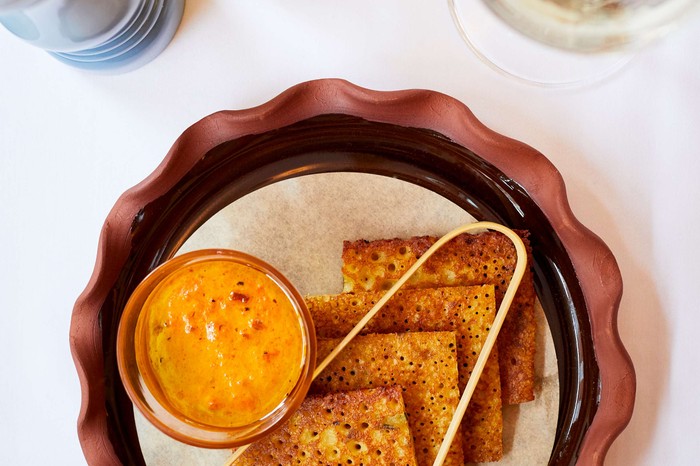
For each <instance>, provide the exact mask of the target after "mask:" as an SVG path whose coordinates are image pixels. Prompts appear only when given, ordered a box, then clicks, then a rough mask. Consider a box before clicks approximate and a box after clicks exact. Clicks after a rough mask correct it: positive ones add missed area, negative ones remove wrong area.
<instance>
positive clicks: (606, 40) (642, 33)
mask: <svg viewBox="0 0 700 466" xmlns="http://www.w3.org/2000/svg"><path fill="white" fill-rule="evenodd" d="M448 4H449V7H450V11H451V14H452V18H453V19H454V21H455V24H456V26H457V28H458V30H459V32H460V34H461V36H462V38H463V39H464V40H465V42H466V43H467V45H468V46H469V47H470V48H471V50H472V51H473V52H474V53H475V54H476V56H477V57H479V59H480V60H481V61H483V62H484V63H485V64H487V65H488V66H489V67H491V68H493V69H495V70H496V71H498V72H499V73H501V74H504V75H506V76H509V77H511V78H514V79H516V80H518V81H520V82H524V83H527V84H533V85H536V86H541V87H576V86H581V85H586V84H589V83H592V82H596V81H599V80H600V79H602V78H604V77H607V76H609V75H610V74H612V73H614V72H615V71H617V70H619V69H621V68H622V67H623V66H624V65H625V64H627V62H629V60H630V59H631V58H632V57H633V56H634V54H635V52H636V51H638V50H640V49H641V48H643V47H645V46H646V45H648V44H649V43H651V42H652V41H654V40H655V39H657V38H659V37H661V36H663V35H665V34H666V33H668V32H669V31H670V30H672V29H673V28H674V27H676V26H678V24H679V23H680V22H681V20H682V19H684V18H686V17H688V16H689V15H690V14H691V13H692V12H693V11H694V10H696V9H697V7H698V5H699V4H700V2H698V1H697V0H448Z"/></svg>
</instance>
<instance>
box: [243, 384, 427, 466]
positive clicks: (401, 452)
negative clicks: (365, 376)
mask: <svg viewBox="0 0 700 466" xmlns="http://www.w3.org/2000/svg"><path fill="white" fill-rule="evenodd" d="M234 464H236V465H241V466H246V465H250V466H254V465H255V466H257V465H263V466H267V465H269V466H278V465H280V464H306V465H312V464H313V465H318V464H343V465H347V464H355V465H359V464H377V465H404V466H413V465H416V464H417V463H416V455H415V452H414V449H413V439H412V438H411V432H410V430H409V427H408V420H407V419H406V414H405V410H404V403H403V397H402V396H401V388H400V387H380V388H376V389H371V390H355V391H350V392H341V393H331V394H328V395H325V396H310V397H308V398H307V399H306V400H304V402H303V403H302V404H301V406H300V407H299V410H298V411H297V412H295V413H294V414H293V415H292V417H291V418H290V419H289V420H288V421H287V422H286V423H285V424H284V425H283V426H282V427H281V428H280V429H278V430H276V431H275V432H273V433H272V434H271V435H269V436H268V437H266V438H264V439H262V440H259V441H257V442H255V443H253V444H252V445H251V446H250V447H248V449H247V450H246V451H245V453H244V454H243V456H241V458H240V459H239V460H238V461H236V463H234Z"/></svg>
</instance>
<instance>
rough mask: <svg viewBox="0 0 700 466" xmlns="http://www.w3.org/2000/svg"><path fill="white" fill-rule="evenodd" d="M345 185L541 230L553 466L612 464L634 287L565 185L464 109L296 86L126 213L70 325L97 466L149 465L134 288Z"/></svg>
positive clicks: (444, 101) (148, 183)
mask: <svg viewBox="0 0 700 466" xmlns="http://www.w3.org/2000/svg"><path fill="white" fill-rule="evenodd" d="M332 172H358V173H367V174H374V175H384V176H389V177H393V178H397V179H399V180H403V181H406V182H409V183H412V184H415V185H418V186H421V187H423V188H426V189H428V190H430V191H433V192H434V193H437V194H439V195H441V196H442V197H444V198H446V199H447V200H449V201H451V202H453V203H455V204H456V205H458V206H459V207H461V208H462V209H464V210H465V211H466V212H468V213H469V214H471V215H472V216H473V217H475V218H476V219H479V220H491V221H495V222H499V223H503V224H505V225H508V226H509V227H511V228H515V229H527V230H529V231H530V235H531V236H530V240H531V243H532V249H533V261H534V263H533V264H532V265H533V271H534V276H535V286H536V289H537V294H538V297H539V300H540V302H541V304H542V308H543V309H544V313H545V315H546V318H547V322H548V324H549V330H550V331H551V335H552V339H553V343H554V347H555V349H556V357H557V361H558V371H559V412H558V419H557V432H556V437H555V440H554V446H553V448H552V452H551V456H550V461H549V464H551V465H565V464H566V465H568V464H586V465H588V464H603V461H604V457H605V454H606V452H607V450H608V448H609V447H610V444H611V443H612V441H613V440H614V439H615V438H616V437H617V435H618V434H619V433H620V432H621V431H622V429H624V427H625V426H626V425H627V423H628V422H629V419H630V417H631V415H632V408H633V405H634V396H635V384H636V381H635V375H634V369H633V367H632V363H631V360H630V358H629V356H628V355H627V352H626V351H625V349H624V347H623V345H622V342H621V341H620V337H619V334H618V331H617V310H618V305H619V302H620V297H621V294H622V278H621V276H620V271H619V268H618V266H617V263H616V261H615V259H614V257H613V255H612V253H611V252H610V250H609V249H608V248H607V246H606V245H605V244H604V243H603V242H602V241H601V240H600V239H599V238H598V237H597V236H596V235H595V234H593V233H592V232H591V231H589V230H588V229H586V228H585V227H584V226H583V225H582V224H581V223H580V222H579V221H578V220H577V219H576V218H575V217H574V215H573V213H572V212H571V209H570V207H569V205H568V202H567V198H566V191H565V187H564V183H563V180H562V178H561V176H560V174H559V172H558V171H557V170H556V168H555V167H554V166H553V165H552V164H551V163H550V162H549V161H548V160H547V159H546V158H545V157H544V156H543V155H542V154H540V153H539V152H537V151H536V150H534V149H532V148H531V147H528V146H526V145H525V144H522V143H520V142H517V141H514V140H512V139H509V138H507V137H504V136H502V135H500V134H497V133H495V132H493V131H491V130H490V129H488V128H486V127H485V126H484V125H483V124H481V123H480V122H479V121H478V120H477V119H476V118H475V117H474V115H473V114H472V113H471V112H470V111H469V109H468V108H467V107H466V106H464V105H463V104H462V103H460V102H458V101H456V100H454V99H453V98H451V97H448V96H446V95H443V94H439V93H437V92H431V91H425V90H406V91H397V92H378V91H370V90H367V89H362V88H359V87H357V86H354V85H352V84H350V83H348V82H345V81H340V80H319V81H312V82H308V83H303V84H299V85H297V86H294V87H293V88H291V89H289V90H287V91H286V92H284V93H283V94H281V95H279V96H278V97H276V98H275V99H273V100H271V101H270V102H268V103H266V104H264V105H262V106H260V107H256V108H252V109H248V110H241V111H223V112H218V113H215V114H213V115H210V116H208V117H206V118H204V119H203V120H201V121H199V122H197V123H195V124H194V125H193V126H191V127H190V128H189V129H187V130H186V131H185V132H184V133H183V134H182V136H181V137H180V138H178V140H177V141H176V142H175V144H174V146H173V147H172V149H171V150H170V152H169V153H168V154H167V156H166V158H165V160H164V161H163V162H162V163H161V164H160V165H159V166H158V168H157V169H156V170H155V171H154V172H153V173H152V174H151V175H150V176H149V177H148V178H147V179H145V180H144V181H143V182H141V183H140V184H138V185H137V186H135V187H134V188H132V189H130V190H129V191H127V192H126V193H124V195H122V196H121V197H120V199H119V200H118V201H117V203H116V205H115V206H114V208H113V209H112V211H111V212H110V214H109V216H108V217H107V220H106V222H105V225H104V228H103V230H102V234H101V236H100V242H99V247H98V255H97V262H96V265H95V270H94V273H93V275H92V277H91V279H90V282H89V283H88V285H87V287H86V289H85V291H84V292H83V293H82V294H81V296H80V297H79V298H78V300H77V302H76V304H75V308H74V310H73V318H72V322H71V332H70V344H71V350H72V353H73V357H74V360H75V363H76V366H77V369H78V374H79V377H80V382H81V387H82V408H81V412H80V416H79V420H78V433H79V437H80V442H81V444H82V447H83V451H84V453H85V457H86V458H87V460H88V463H90V464H95V465H97V464H99V465H106V464H136V465H141V464H145V463H144V460H143V456H142V453H141V449H140V446H139V439H138V434H137V431H136V427H135V423H134V413H133V409H132V405H131V402H130V400H129V398H128V397H127V395H126V392H125V391H124V387H123V386H122V384H121V381H120V379H119V374H118V371H117V363H116V355H115V339H116V333H117V327H118V324H119V317H120V315H121V310H122V308H123V306H124V304H125V303H126V300H127V299H128V297H129V295H130V293H131V292H132V291H133V289H134V288H135V287H136V285H137V284H138V283H139V282H140V281H141V280H142V279H143V278H144V277H145V276H146V274H147V273H148V272H149V271H151V270H152V269H153V268H155V267H156V266H157V265H159V264H160V263H162V262H163V261H165V260H166V259H168V258H170V257H172V256H173V255H174V254H175V253H176V252H177V250H178V249H179V248H180V246H181V245H182V244H183V243H184V242H185V241H186V240H187V238H188V237H190V235H191V234H192V233H193V232H194V231H195V230H197V228H199V227H200V226H201V225H202V224H204V222H206V220H207V219H209V218H210V217H212V216H213V215H214V214H215V213H217V212H218V211H220V210H221V209H222V208H224V207H225V206H227V205H229V204H230V203H232V202H234V201H235V200H237V199H240V198H241V197H243V196H244V195H246V194H249V193H251V192H253V191H255V190H257V189H259V188H262V187H264V186H267V185H271V184H273V183H276V182H278V181H282V180H285V179H290V178H294V177H298V176H302V175H310V174H320V173H332Z"/></svg>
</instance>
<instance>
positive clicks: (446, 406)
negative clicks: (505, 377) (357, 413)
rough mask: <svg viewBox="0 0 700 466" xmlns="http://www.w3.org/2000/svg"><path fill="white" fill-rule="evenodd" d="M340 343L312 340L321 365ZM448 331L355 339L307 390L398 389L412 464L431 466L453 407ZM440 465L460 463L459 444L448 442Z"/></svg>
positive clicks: (452, 349)
mask: <svg viewBox="0 0 700 466" xmlns="http://www.w3.org/2000/svg"><path fill="white" fill-rule="evenodd" d="M338 343H340V339H332V340H326V339H319V340H318V361H319V362H320V361H322V360H323V359H324V358H325V357H326V356H327V355H328V354H330V352H331V351H332V350H333V348H335V347H336V346H337V344H338ZM456 346H457V344H456V340H455V334H454V332H412V333H401V334H385V335H377V334H374V335H364V336H357V337H355V338H354V339H353V340H352V341H351V342H350V344H348V346H346V347H345V349H344V350H343V351H342V352H341V353H340V354H339V355H338V356H337V357H336V358H335V359H334V360H333V362H331V363H330V364H329V365H328V367H326V369H325V370H324V371H323V372H322V373H321V374H320V375H319V376H318V377H317V378H316V380H315V381H314V383H313V384H312V386H311V390H312V392H315V393H331V392H337V391H343V390H357V389H361V388H373V387H383V386H392V385H398V386H401V387H402V391H403V400H404V404H405V407H406V415H407V416H408V424H409V426H410V428H411V434H412V435H413V444H414V447H415V451H416V460H417V461H418V464H433V461H434V460H435V457H436V456H437V452H438V450H439V449H440V444H441V443H442V439H443V438H444V436H445V433H446V432H447V428H448V426H449V424H450V421H451V420H452V416H453V415H454V411H455V409H456V407H457V403H459V388H458V386H457V385H458V377H457V352H456ZM444 464H445V465H459V466H462V465H463V464H464V456H463V454H462V443H461V442H459V441H455V442H452V445H451V446H450V451H449V452H448V454H447V458H446V459H445V463H444Z"/></svg>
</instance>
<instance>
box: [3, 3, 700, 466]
mask: <svg viewBox="0 0 700 466" xmlns="http://www.w3.org/2000/svg"><path fill="white" fill-rule="evenodd" d="M698 44H700V18H693V19H692V20H691V21H689V22H687V23H686V24H685V25H684V27H683V28H682V29H681V30H679V31H677V32H675V33H674V34H673V35H671V36H669V37H668V38H666V39H665V40H664V41H662V42H661V43H659V44H656V45H655V46H653V47H651V48H649V49H647V50H645V51H643V52H642V53H640V54H639V55H638V56H637V57H636V58H635V59H634V60H633V61H632V63H631V64H630V65H629V66H627V67H626V68H625V69H624V70H623V71H622V72H620V73H619V74H617V75H615V76H614V77H612V78H611V79H609V80H607V81H605V82H603V83H600V84H598V85H596V86H593V87H589V88H585V89H579V90H574V91H552V90H541V89H537V88H532V87H527V86H523V85H520V84H517V83H515V82H512V81H509V80H507V79H505V78H502V77H500V76H497V75H495V74H494V72H493V71H491V70H490V69H488V68H486V67H485V66H484V65H482V64H481V63H480V62H479V61H478V60H477V59H476V58H475V57H474V56H473V55H471V54H470V52H469V50H468V49H467V47H466V46H465V44H464V43H463V42H462V41H461V39H460V37H459V36H458V34H457V32H456V30H455V28H454V26H453V23H452V20H451V18H450V14H449V11H448V8H447V5H446V4H445V3H443V2H421V1H418V0H410V1H409V0H390V1H384V2H371V1H366V0H362V1H355V2H312V1H297V2H283V1H268V2H252V1H251V2H231V1H226V0H210V1H203V0H188V2H187V6H186V11H185V18H184V21H183V23H182V25H181V27H180V29H179V31H178V34H177V35H176V37H175V39H174V40H173V42H172V43H171V45H170V46H169V47H168V48H167V49H166V50H165V52H164V53H163V54H162V55H161V56H159V57H158V58H157V59H156V60H155V61H154V62H152V63H150V64H148V65H147V66H145V67H144V68H141V69H139V70H137V71H135V72H132V73H129V74H125V75H118V76H101V75H92V74H86V73H83V72H80V71H76V70H74V69H72V68H70V67H67V66H65V65H63V64H60V63H59V62H57V61H55V60H53V59H52V58H51V57H49V56H48V55H46V54H45V53H44V52H42V51H40V50H37V49H34V48H33V47H31V46H28V45H26V44H24V43H23V42H21V41H19V40H18V39H16V38H15V37H13V36H12V35H10V34H9V33H8V32H7V31H5V30H0V63H2V66H1V67H0V221H1V222H2V223H1V226H2V228H0V244H1V245H2V248H3V254H2V264H4V265H3V266H2V267H1V268H0V270H1V272H0V273H1V274H2V277H1V279H0V283H1V284H2V292H1V293H0V312H2V319H3V322H4V325H3V328H2V336H1V337H0V351H1V352H0V355H1V356H0V360H1V361H2V362H0V418H1V420H0V445H1V446H2V448H1V451H2V453H0V458H2V459H1V460H0V463H3V464H8V465H9V464H12V465H19V464H26V465H36V464H59V465H77V464H84V462H85V460H84V458H83V455H82V451H81V448H80V445H79V443H78V438H77V434H76V428H75V424H76V419H77V415H78V410H79V405H80V389H79V384H78V379H77V374H76V371H75V368H74V365H73V361H72V359H71V356H70V352H69V347H68V329H69V322H70V317H71V310H72V306H73V303H74V301H75V299H76V298H77V296H78V295H79V294H80V292H81V291H82V290H83V288H84V287H85V285H86V284H87V281H88V279H89V277H90V274H91V272H92V269H93V265H94V260H95V254H96V246H97V239H98V235H99V232H100V229H101V227H102V223H103V221H104V219H105V217H106V215H107V213H108V212H109V210H110V208H111V207H112V206H113V204H114V202H115V201H116V199H117V197H118V196H119V195H120V194H121V193H122V192H123V191H125V190H126V189H127V188H129V187H131V186H133V185H134V184H136V183H137V182H139V181H140V180H142V179H143V178H144V177H145V176H146V175H148V174H149V173H150V172H151V171H152V170H153V169H154V168H155V167H156V165H157V164H158V163H159V162H160V161H161V159H162V158H163V156H164V155H165V153H166V152H167V151H168V149H169V148H170V146H171V145H172V143H173V141H174V140H175V139H176V138H177V137H178V136H179V135H180V133H181V132H182V131H183V130H184V129H185V128H187V127H188V126H189V125H191V124H192V123H194V122H195V121H197V120H198V119H200V118H202V117H203V116H205V115H207V114H210V113H212V112H215V111H217V110H222V109H240V108H248V107H251V106H255V105H258V104H260V103H263V102H265V101H267V100H268V99H270V98H272V97H273V96H275V95H276V94H278V93H280V92H282V91H283V90H285V89H287V88H288V87H290V86H292V85H294V84H296V83H299V82H302V81H307V80H311V79H316V78H323V77H340V78H344V79H347V80H349V81H351V82H353V83H355V84H358V85H361V86H364V87H368V88H373V89H379V90H393V89H405V88H426V89H432V90H436V91H440V92H444V93H446V94H449V95H451V96H453V97H455V98H457V99H459V100H461V101H462V102H464V103H465V104H467V105H468V106H469V107H470V108H471V109H472V111H473V112H474V113H475V114H476V115H477V117H478V118H480V119H481V120H482V121H483V122H484V123H486V124H487V125H488V126H490V127H492V128H493V129H495V130H496V131H499V132H501V133H503V134H506V135H508V136H511V137H513V138H516V139H519V140H522V141H524V142H526V143H528V144H530V145H532V146H534V147H535V148H537V149H538V150H540V151H541V152H543V153H544V154H545V155H547V157H549V158H550V160H551V161H552V162H553V163H554V164H555V165H556V166H557V167H558V168H559V170H560V171H561V173H562V175H563V177H564V179H565V181H566V184H567V186H568V193H569V200H570V203H571V205H572V208H573V210H574V213H575V214H576V215H577V216H578V218H579V219H580V220H581V221H582V222H583V223H584V224H585V225H586V226H588V227H589V228H591V229H592V230H593V231H594V232H596V233H597V234H599V235H600V236H601V237H602V238H603V240H604V241H605V242H606V243H607V244H608V245H609V246H610V248H611V249H612V251H613V253H614V254H615V256H616V258H617V260H618V262H619V265H620V268H621V270H622V273H623V278H624V282H625V292H624V297H623V301H622V305H621V308H620V314H619V328H620V333H621V335H622V338H623V340H624V342H625V344H626V346H627V348H628V350H629V352H630V354H631V356H632V359H633V361H634V364H635V367H636V371H637V379H638V391H637V402H636V407H635V414H634V417H633V418H632V421H631V423H630V425H629V427H628V428H627V429H626V430H625V431H624V433H623V434H622V435H621V436H620V437H619V438H618V440H617V441H616V442H615V443H614V444H613V446H612V448H611V450H610V453H609V455H608V459H607V462H606V464H609V465H630V464H634V465H637V464H640V465H641V464H644V465H646V464H648V465H656V464H672V465H690V464H697V458H698V457H699V456H700V442H698V441H697V440H696V438H695V437H697V435H698V434H700V427H699V426H700V423H698V420H697V414H698V413H700V401H698V399H699V397H698V396H697V394H696V392H697V387H698V385H700V376H699V375H698V373H699V372H698V370H697V368H698V367H700V356H699V354H700V351H699V350H698V348H697V341H698V337H697V334H698V328H700V313H699V312H698V310H697V302H698V298H697V296H698V291H697V290H698V288H699V287H698V285H697V283H696V278H695V276H694V275H693V270H695V267H697V265H698V264H700V247H698V245H697V242H696V241H697V240H696V237H697V236H698V231H699V230H700V207H699V206H698V200H700V183H699V182H698V180H699V179H700V161H699V160H700V155H699V153H698V152H699V147H700V131H699V130H698V128H699V127H700V60H698V55H697V46H698Z"/></svg>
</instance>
